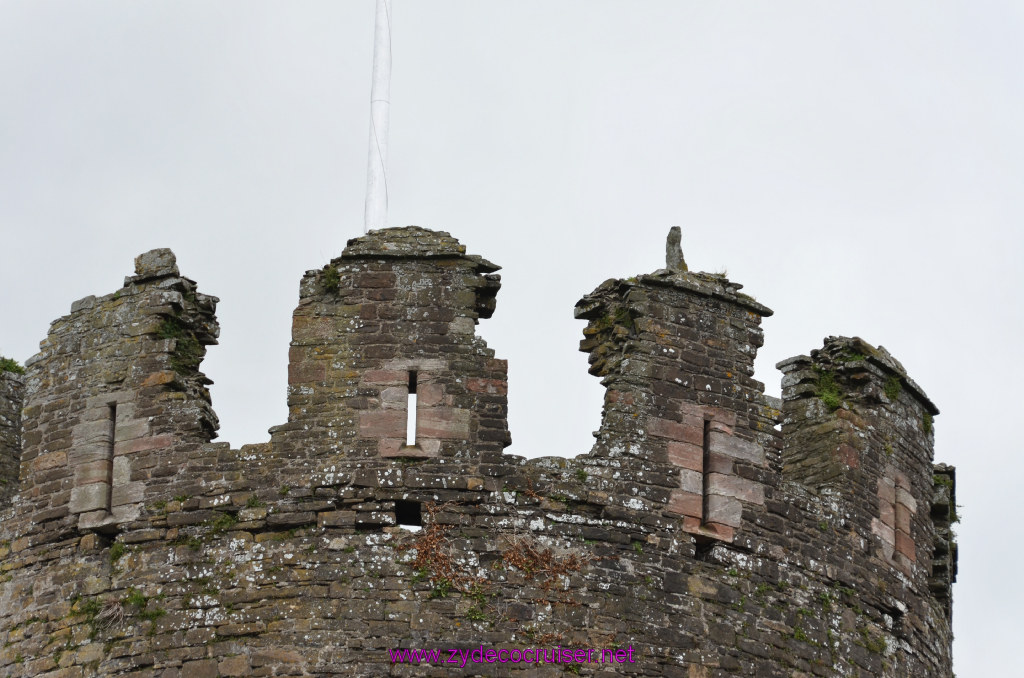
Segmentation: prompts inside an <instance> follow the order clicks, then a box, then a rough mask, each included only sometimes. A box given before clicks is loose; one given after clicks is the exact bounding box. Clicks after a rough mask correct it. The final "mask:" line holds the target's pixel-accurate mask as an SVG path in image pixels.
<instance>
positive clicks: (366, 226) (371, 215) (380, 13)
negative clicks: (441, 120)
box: [363, 0, 391, 233]
mask: <svg viewBox="0 0 1024 678" xmlns="http://www.w3.org/2000/svg"><path fill="white" fill-rule="evenodd" d="M390 117H391V3H390V2H389V1H388V0H377V19H376V22H375V28H374V35H373V86H372V87H371V89H370V156H369V163H368V164H367V168H366V211H365V212H364V213H363V233H366V232H367V231H369V230H370V229H371V228H384V227H385V226H387V220H388V173H387V167H388V125H389V122H390Z"/></svg>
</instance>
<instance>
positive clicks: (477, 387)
mask: <svg viewBox="0 0 1024 678" xmlns="http://www.w3.org/2000/svg"><path fill="white" fill-rule="evenodd" d="M466 388H468V389H469V390H470V391H472V392H474V393H492V394H499V395H506V394H508V382H505V381H502V380H501V379H480V378H479V377H474V378H472V379H469V380H467V381H466Z"/></svg>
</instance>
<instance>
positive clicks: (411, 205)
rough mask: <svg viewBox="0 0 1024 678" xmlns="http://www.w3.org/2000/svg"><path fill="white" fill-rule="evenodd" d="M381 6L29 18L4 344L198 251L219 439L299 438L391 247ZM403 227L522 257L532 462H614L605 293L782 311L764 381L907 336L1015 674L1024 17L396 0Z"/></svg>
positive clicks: (21, 10) (138, 5)
mask: <svg viewBox="0 0 1024 678" xmlns="http://www.w3.org/2000/svg"><path fill="white" fill-rule="evenodd" d="M373 11H374V8H373V2H372V0H360V1H359V2H354V1H350V2H344V3H340V2H329V1H326V0H325V1H322V2H300V1H292V2H287V3H285V2H262V1H257V0H244V1H242V0H237V1H234V2H210V1H208V0H202V1H196V2H186V1H178V2H158V1H151V2H145V3H142V2H128V1H122V2H110V1H105V2H100V1H93V2H89V3H83V2H70V1H68V2H42V1H28V0H25V1H11V0H0V229H2V231H0V233H2V236H3V239H2V243H3V244H2V245H0V289H2V290H3V296H2V299H3V301H2V307H0V317H2V320H0V353H2V354H4V355H7V356H11V357H14V358H17V359H18V360H20V361H24V360H25V359H26V358H28V357H29V356H31V355H32V354H33V353H35V351H36V349H37V346H38V342H39V341H40V340H41V339H43V337H44V336H45V334H46V330H47V326H48V323H49V322H50V321H51V320H53V319H55V318H57V317H58V316H60V315H63V314H65V313H67V312H68V310H69V307H70V303H71V302H72V301H73V300H75V299H78V298H80V297H83V296H85V295H87V294H105V293H109V292H112V291H113V290H115V289H116V288H117V287H119V286H120V285H121V281H122V278H123V276H125V275H129V274H131V273H132V259H133V257H134V256H135V255H137V254H139V253H140V252H143V251H145V250H148V249H151V248H153V247H171V248H173V249H174V251H175V252H176V253H177V255H178V263H179V267H180V268H181V270H182V272H183V273H184V274H185V275H187V276H189V277H192V278H193V279H195V280H197V281H198V282H199V285H200V289H201V290H202V291H204V292H206V293H208V294H214V295H216V296H219V297H220V298H221V304H220V308H219V313H218V315H219V318H220V322H221V326H222V339H221V345H220V346H217V347H213V348H212V349H211V350H210V352H209V355H208V357H207V360H206V361H205V363H204V368H203V369H204V371H205V372H206V373H207V374H208V375H209V376H210V377H211V378H212V379H213V380H214V381H215V382H216V385H215V386H214V387H213V398H214V406H215V408H216V410H217V412H218V413H219V415H220V418H221V423H222V428H221V440H227V441H229V442H231V443H232V444H233V445H234V446H236V447H237V446H238V445H241V444H243V443H247V442H260V441H264V440H266V439H267V437H268V436H267V433H266V430H267V428H268V427H270V426H272V425H274V424H278V423H282V422H283V421H284V420H285V416H286V410H285V382H286V360H287V349H288V340H289V332H290V316H291V311H292V309H293V307H294V306H295V303H296V301H297V298H298V296H297V290H298V281H299V278H300V276H301V274H302V272H303V271H305V270H306V269H311V268H317V267H320V266H322V265H323V264H325V263H326V262H327V261H328V260H329V259H330V258H332V257H334V256H337V255H338V254H339V253H340V252H341V250H342V248H343V247H344V243H345V241H346V240H347V239H348V238H350V237H353V236H357V235H360V234H361V233H362V210H363V199H364V187H365V168H366V154H367V129H368V125H369V103H368V102H369V85H370V82H369V81H370V62H371V55H372V45H371V40H372V33H373ZM393 40H394V44H393V53H394V74H393V80H392V114H391V130H392V136H391V157H390V161H391V176H390V196H391V217H390V224H391V225H407V224H416V225H421V226H426V227H430V228H437V229H442V230H447V231H450V232H451V233H452V234H453V235H455V236H456V237H458V238H459V239H460V240H462V242H463V243H464V244H465V245H466V246H467V248H468V249H469V251H470V252H473V253H477V254H481V255H483V256H485V257H487V258H489V259H491V260H492V261H494V262H496V263H498V264H500V265H502V266H504V270H503V271H502V274H503V282H504V287H503V289H502V291H501V293H500V294H499V296H498V308H497V312H496V313H495V316H494V318H493V319H491V320H487V321H484V322H483V323H482V324H481V326H480V331H481V333H482V334H483V336H484V337H485V338H486V339H487V340H488V342H489V344H490V345H491V346H492V347H493V348H495V349H496V351H497V353H498V356H499V357H503V358H507V359H509V361H510V368H509V374H510V396H509V398H510V410H511V412H510V426H511V430H512V437H513V446H512V447H511V448H510V449H509V451H510V452H513V453H517V454H523V455H527V456H539V455H547V454H559V455H567V456H572V455H575V454H578V453H580V452H583V451H585V450H587V449H589V447H590V443H591V437H590V432H591V431H593V430H595V429H596V428H597V425H598V421H599V417H600V402H601V388H600V386H599V384H598V381H597V380H596V379H594V378H593V377H590V376H589V375H587V374H586V357H585V356H584V355H583V354H581V353H577V344H578V340H579V338H580V337H581V330H582V326H583V324H582V323H581V322H576V321H574V320H572V307H573V304H574V303H575V302H576V300H577V299H578V298H579V297H580V296H581V295H583V294H585V293H586V292H589V291H590V290H592V289H593V288H594V287H596V286H597V285H598V284H599V283H600V282H601V281H602V280H604V279H606V278H609V277H624V276H629V275H633V274H636V273H641V272H648V271H652V270H654V269H656V268H659V267H660V266H662V264H663V258H664V238H665V235H666V233H667V231H668V228H669V226H671V225H674V224H678V225H680V226H682V228H683V246H684V251H685V253H686V257H687V261H688V263H689V264H690V266H691V268H695V269H700V270H709V271H721V270H723V269H728V273H729V277H730V278H732V279H733V280H736V281H738V282H741V283H743V284H745V285H746V289H745V291H747V292H750V293H752V294H754V295H755V296H756V297H757V298H758V299H759V300H760V301H762V302H763V303H765V304H767V305H768V306H770V307H772V308H773V309H775V311H776V315H775V316H774V317H772V318H769V319H768V320H767V321H766V322H765V334H766V344H765V346H764V348H763V349H762V351H761V355H760V357H759V359H758V362H757V365H758V377H759V378H760V379H761V380H762V381H764V382H765V383H766V384H767V391H768V392H769V393H771V394H775V395H777V394H778V392H779V379H780V377H779V374H778V373H777V371H776V370H775V369H774V364H775V363H776V362H777V361H778V360H781V359H783V358H786V357H789V356H792V355H797V354H800V353H806V352H807V351H809V350H811V349H813V348H817V347H819V346H820V345H821V340H822V337H824V336H826V335H828V334H847V335H859V336H862V337H864V338H865V339H866V340H868V341H870V342H872V343H875V344H878V343H881V344H884V345H885V346H886V347H887V348H888V349H889V350H890V351H892V353H893V354H894V355H895V356H896V357H897V358H898V359H899V360H901V361H902V362H903V364H904V365H905V366H906V367H907V369H908V370H909V372H910V374H911V376H912V377H913V378H914V379H915V380H917V381H918V383H920V384H921V386H922V387H923V388H924V389H925V390H926V392H927V393H928V394H929V395H930V396H931V398H932V399H933V400H934V401H935V403H936V404H937V405H938V406H939V408H940V409H941V410H942V415H940V417H938V418H937V420H936V434H937V449H936V457H937V460H940V461H946V462H949V463H953V464H955V465H956V466H957V467H958V484H959V486H958V499H959V502H960V503H961V504H963V508H962V510H961V514H962V515H963V522H962V523H961V525H960V528H959V534H960V544H961V558H960V584H958V585H957V586H956V589H955V610H954V616H955V629H956V634H957V639H956V644H955V658H956V671H957V675H958V676H960V678H980V677H986V678H987V677H991V676H1007V675H1017V674H1019V672H1020V664H1019V661H1020V660H1019V652H1017V651H1015V650H1012V649H1011V648H1017V647H1018V646H1019V644H1020V639H1021V637H1024V617H1022V615H1021V614H1020V610H1021V609H1022V608H1024V593H1022V587H1021V586H1020V584H1019V582H1020V578H1019V575H1018V570H1019V566H1020V563H1021V558H1022V557H1024V548H1022V546H1021V533H1022V530H1021V529H1020V515H1021V512H1020V507H1019V503H1018V501H1017V499H1018V498H1019V496H1020V495H1021V490H1020V483H1021V478H1022V477H1024V462H1022V460H1021V455H1020V454H1019V453H1018V448H1019V442H1018V441H1019V432H1017V431H1015V430H1014V429H1013V428H1012V425H1013V423H1014V422H1016V421H1019V420H1020V418H1021V417H1020V404H1019V396H1018V387H1019V384H1021V382H1022V377H1024V375H1022V374H1021V372H1022V370H1021V359H1020V355H1019V348H1018V347H1019V344H1020V338H1021V335H1022V330H1024V322H1022V314H1021V302H1020V294H1021V292H1022V291H1024V290H1022V288H1024V285H1022V274H1021V266H1020V264H1019V260H1020V257H1021V254H1022V249H1024V248H1022V235H1021V230H1020V224H1021V223H1022V217H1024V200H1022V197H1021V186H1022V179H1024V132H1022V129H1024V125H1022V123H1021V121H1022V120H1024V105H1022V104H1024V86H1022V85H1024V69H1022V58H1024V5H1022V4H1021V3H1019V2H1016V3H1015V2H994V1H985V0H972V1H971V2H959V3H952V2H947V1H942V0H938V1H936V0H929V1H927V2H924V1H921V2H915V1H904V2H898V3H893V2H847V3H839V2H828V3H823V2H820V1H807V2H792V1H774V2H770V3H769V2H759V3H754V2H729V3H707V2H694V1H688V2H678V1H677V2H653V1H649V2H643V3H638V2H600V1H597V0H587V1H586V2H583V1H581V0H580V1H576V2H567V1H566V2H551V1H550V0H546V1H543V2H541V1H539V0H538V1H525V0H516V1H515V2H487V3H484V2H472V1H470V0H463V1H461V2H410V1H403V0H396V1H395V3H394V31H393Z"/></svg>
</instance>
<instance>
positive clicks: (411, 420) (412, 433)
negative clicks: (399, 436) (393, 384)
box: [405, 372, 416, 447]
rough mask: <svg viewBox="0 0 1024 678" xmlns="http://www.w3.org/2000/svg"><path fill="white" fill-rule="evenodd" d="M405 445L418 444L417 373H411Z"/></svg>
mask: <svg viewBox="0 0 1024 678" xmlns="http://www.w3.org/2000/svg"><path fill="white" fill-rule="evenodd" d="M405 409H406V412H405V444H406V445H408V446H409V447H412V446H414V445H415V444H416V373H415V372H410V373H409V400H408V402H407V403H406V406H405Z"/></svg>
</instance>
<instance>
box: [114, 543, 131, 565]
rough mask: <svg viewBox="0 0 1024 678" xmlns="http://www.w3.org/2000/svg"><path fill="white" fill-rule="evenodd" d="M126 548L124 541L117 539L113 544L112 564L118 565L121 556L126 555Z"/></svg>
mask: <svg viewBox="0 0 1024 678" xmlns="http://www.w3.org/2000/svg"><path fill="white" fill-rule="evenodd" d="M126 550H127V549H126V548H125V545H124V542H123V541H115V542H114V543H113V544H111V546H110V564H111V565H116V564H117V561H119V560H121V557H122V556H124V554H125V551H126Z"/></svg>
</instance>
